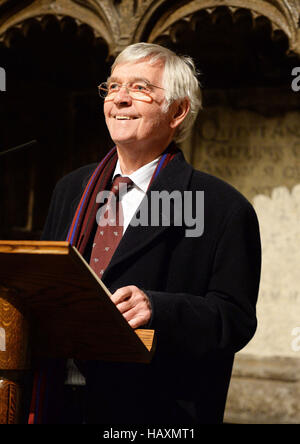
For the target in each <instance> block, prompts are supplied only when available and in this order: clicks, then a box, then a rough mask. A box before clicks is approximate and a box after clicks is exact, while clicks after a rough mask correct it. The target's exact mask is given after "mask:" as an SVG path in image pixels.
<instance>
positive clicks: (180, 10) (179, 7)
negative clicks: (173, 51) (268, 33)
mask: <svg viewBox="0 0 300 444" xmlns="http://www.w3.org/2000/svg"><path fill="white" fill-rule="evenodd" d="M22 3H23V5H22ZM14 5H15V3H14V2H11V0H0V39H1V38H2V39H3V36H4V34H5V33H6V31H7V30H8V29H9V28H10V27H13V26H20V25H21V24H22V22H24V21H26V20H28V19H30V18H33V17H35V18H37V17H42V16H44V15H46V14H54V15H56V16H57V17H58V18H62V17H64V16H70V17H72V18H74V19H75V20H76V21H77V22H78V23H85V24H87V25H89V26H90V27H91V28H92V29H93V30H94V33H95V36H96V37H102V38H104V39H105V41H106V42H107V44H108V46H109V50H110V55H112V56H114V55H116V54H117V53H118V52H120V51H121V50H122V49H123V48H124V47H125V46H127V45H128V44H130V43H133V42H137V41H141V40H147V41H154V40H155V39H156V38H158V37H159V36H161V35H163V34H169V33H170V30H171V28H172V26H173V25H174V24H176V23H178V22H180V21H182V20H184V21H188V22H189V21H190V20H191V19H192V17H193V15H194V14H195V13H197V12H198V11H200V10H207V11H208V12H209V13H212V12H213V11H214V10H215V9H216V8H218V7H219V6H222V7H224V6H226V7H228V8H230V11H231V12H232V13H234V12H235V11H236V10H237V9H240V8H244V9H248V10H250V11H251V13H252V15H253V17H254V18H256V17H257V16H265V17H267V18H268V19H269V20H270V22H271V24H272V28H273V30H277V29H279V30H281V31H283V32H284V33H285V34H286V35H287V37H288V39H289V43H290V49H291V50H292V51H294V52H296V53H298V54H300V33H299V32H298V23H299V11H300V0H267V1H264V2H258V1H257V0H242V1H241V0H187V1H186V2H181V1H174V2H172V3H171V2H169V1H168V0H56V1H54V0H36V1H32V2H30V3H28V2H19V4H18V9H17V10H16V8H15V6H14ZM158 10H159V19H158V20H156V22H155V24H154V20H153V17H154V14H155V13H157V11H158ZM152 21H153V26H150V27H149V24H150V23H152ZM148 27H149V28H152V30H151V32H150V31H149V30H148ZM146 30H147V31H146ZM149 32H150V34H149Z"/></svg>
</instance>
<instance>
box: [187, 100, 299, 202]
mask: <svg viewBox="0 0 300 444" xmlns="http://www.w3.org/2000/svg"><path fill="white" fill-rule="evenodd" d="M299 119H300V113H299V112H295V111H293V112H286V113H285V114H283V115H281V116H276V117H267V116H262V115H259V114H258V113H255V112H253V111H247V110H231V109H229V108H224V107H223V108H222V107H220V108H209V109H206V110H205V111H203V112H201V113H200V114H199V116H198V120H197V122H196V125H195V130H194V135H193V152H192V161H193V164H194V165H195V166H196V168H199V169H201V170H203V171H206V172H208V173H211V174H213V175H215V176H217V177H220V178H222V179H224V180H226V181H227V182H229V183H231V184H232V185H233V186H235V187H236V188H237V189H239V190H240V191H241V192H242V193H243V194H244V195H245V196H246V197H248V198H249V199H252V198H253V197H254V196H255V195H257V194H266V195H271V192H272V190H273V188H275V187H278V186H282V185H285V186H287V187H288V188H289V189H291V188H292V187H293V186H294V185H296V184H297V183H299V182H300V126H299Z"/></svg>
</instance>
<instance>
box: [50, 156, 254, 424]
mask: <svg viewBox="0 0 300 444" xmlns="http://www.w3.org/2000/svg"><path fill="white" fill-rule="evenodd" d="M95 167H96V164H92V165H88V166H85V167H82V168H80V169H78V170H76V171H75V172H72V173H70V174H68V175H67V176H65V177H64V178H63V179H61V180H60V181H59V183H58V184H57V186H56V188H55V191H54V194H53V197H52V201H51V205H50V210H49V214H48V218H47V222H46V225H45V229H44V233H43V239H45V240H65V239H66V237H67V232H68V229H69V226H70V224H71V221H72V218H73V216H74V213H75V210H76V207H77V205H78V203H79V200H80V198H81V195H82V193H83V191H84V188H85V186H86V184H87V181H88V179H89V177H90V176H91V174H92V172H93V171H94V169H95ZM162 190H166V191H167V192H169V193H171V192H173V191H179V192H180V193H182V196H183V195H184V191H192V192H193V193H194V197H195V196H196V194H195V192H196V191H203V192H204V219H203V220H204V231H203V234H202V235H201V236H199V237H189V236H187V235H186V231H185V230H186V228H187V227H185V226H184V224H183V226H178V224H176V223H174V220H175V219H176V217H175V219H174V220H173V222H172V218H171V223H170V224H169V226H162V224H161V225H160V226H136V227H133V226H129V227H128V229H127V230H126V232H125V234H124V236H123V238H122V240H121V242H120V244H119V246H118V248H117V250H116V252H115V254H114V256H113V258H112V260H111V263H110V265H109V266H108V268H107V269H106V271H105V273H104V275H103V281H104V283H105V284H106V285H107V287H108V288H109V289H110V290H111V291H112V292H113V291H115V290H116V289H117V288H120V287H123V286H126V285H136V286H137V287H139V288H141V289H143V290H144V291H145V292H146V293H147V294H148V296H149V298H150V300H151V304H152V309H153V314H152V319H151V322H150V324H149V325H148V326H147V327H149V328H153V329H155V330H156V334H157V349H156V353H155V356H154V359H153V362H152V363H151V364H150V365H143V364H135V365H128V366H126V365H125V366H123V367H122V366H120V367H119V368H117V370H115V368H116V367H113V369H112V368H110V369H109V370H108V371H106V372H105V371H103V373H101V366H100V367H99V368H100V369H99V368H98V367H97V365H96V363H95V366H94V367H93V366H92V368H93V370H92V371H90V372H89V373H88V375H89V378H88V379H89V381H88V386H89V387H91V393H92V395H91V396H92V397H93V396H94V401H95V402H94V408H96V407H95V406H96V405H97V401H96V399H97V396H96V393H97V391H100V392H101V390H102V392H103V390H105V389H103V386H105V387H106V388H107V387H108V388H109V390H110V393H116V392H118V393H119V394H120V393H122V397H126V394H124V393H125V392H124V393H123V391H122V389H123V387H124V386H125V385H126V386H130V387H131V389H130V390H132V392H130V393H131V395H129V397H130V398H132V400H134V399H135V397H134V394H133V392H134V390H135V387H137V391H138V392H139V394H140V393H141V391H142V392H143V395H142V400H141V399H140V398H138V397H137V398H136V399H138V401H133V402H132V404H134V405H136V404H138V405H139V411H142V410H143V409H145V411H146V410H147V408H148V407H149V406H150V407H151V409H153V408H154V409H155V408H156V409H158V406H159V405H161V406H163V405H164V404H163V403H164V400H167V401H166V402H169V400H170V399H172V400H176V402H177V401H178V403H179V404H178V405H181V407H183V408H184V409H186V408H187V409H188V411H189V412H190V413H191V412H192V413H195V415H196V417H197V420H198V421H199V422H201V423H218V422H221V421H222V418H223V413H224V406H225V401H226V395H227V390H228V385H229V381H230V376H231V370H232V364H233V359H234V354H235V353H236V352H237V351H239V350H240V349H241V348H243V347H244V346H245V345H246V344H247V342H248V341H249V340H250V339H251V338H252V336H253V334H254V332H255V330H256V324H257V321H256V311H255V305H256V300H257V295H258V288H259V279H260V268H261V246H260V236H259V226H258V222H257V217H256V214H255V211H254V209H253V207H252V205H251V204H250V203H249V202H248V201H247V200H246V198H245V197H243V196H242V195H241V194H240V193H239V192H238V191H237V190H235V189H234V188H233V187H232V186H230V185H228V184H227V183H225V182H223V181H222V180H220V179H217V178H216V177H213V176H211V175H208V174H205V173H203V172H200V171H196V170H195V169H194V168H193V167H192V166H191V165H189V164H188V163H187V162H186V161H185V159H184V156H183V154H182V153H181V152H180V153H179V154H177V155H176V156H175V158H174V159H173V160H172V161H171V162H170V163H169V164H168V165H167V166H166V167H165V169H163V170H162V171H161V172H160V173H159V175H158V177H157V179H156V180H155V181H154V182H153V184H152V186H151V188H150V189H149V190H148V193H147V198H148V197H149V199H148V200H149V202H150V201H151V199H150V193H151V191H162ZM193 202H194V209H195V202H196V200H194V201H193ZM149 208H150V206H149ZM175 216H176V214H175ZM177 216H178V215H177ZM202 216H203V215H202ZM182 219H184V218H182ZM86 258H87V259H88V257H86ZM99 365H100V363H99ZM125 375H126V376H125ZM93 380H94V382H93ZM90 381H91V382H90ZM97 387H98V388H97ZM98 389H99V390H98ZM120 396H121V395H120ZM137 396H139V395H137ZM123 401H124V399H123V400H122V402H121V401H120V400H118V394H116V399H115V401H113V402H115V403H116V405H117V404H118V405H122V406H123V407H124V406H125V409H126V405H127V404H126V402H125V401H124V405H123ZM127 402H128V405H130V402H131V401H130V400H129V399H127ZM166 405H168V404H166ZM126 410H127V411H128V409H126ZM148 410H149V409H148ZM158 410H159V409H158ZM131 414H132V423H138V422H139V420H138V412H136V413H135V410H134V408H133V406H132V405H131ZM148 414H149V415H150V416H151V413H149V412H148ZM95 415H96V414H95ZM124 415H125V412H124ZM135 415H136V416H135ZM150 416H149V422H151V417H150ZM95 418H96V417H95ZM95 418H94V422H97V419H95ZM155 418H156V417H155V415H154V416H153V418H152V422H154V421H156V419H155ZM100 422H101V421H100Z"/></svg>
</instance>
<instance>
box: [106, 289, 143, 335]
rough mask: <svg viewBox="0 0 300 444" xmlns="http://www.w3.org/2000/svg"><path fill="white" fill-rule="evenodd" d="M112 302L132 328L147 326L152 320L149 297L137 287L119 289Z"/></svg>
mask: <svg viewBox="0 0 300 444" xmlns="http://www.w3.org/2000/svg"><path fill="white" fill-rule="evenodd" d="M111 300H112V301H113V303H114V304H115V305H116V307H117V308H118V310H119V311H120V312H121V313H122V315H123V316H124V318H125V319H126V321H127V322H128V324H129V325H130V326H131V327H132V328H138V327H141V326H143V325H146V324H147V323H148V322H149V321H150V319H151V313H152V310H151V304H150V301H149V299H148V297H147V295H146V294H145V293H144V292H143V291H142V290H140V289H139V288H138V287H136V286H135V285H128V286H127V287H121V288H119V289H118V290H117V291H116V292H115V293H114V294H113V295H112V297H111Z"/></svg>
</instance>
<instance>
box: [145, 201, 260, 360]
mask: <svg viewBox="0 0 300 444" xmlns="http://www.w3.org/2000/svg"><path fill="white" fill-rule="evenodd" d="M198 254H199V253H198ZM196 260H197V259H196ZM260 268H261V245H260V235H259V226H258V221H257V217H256V214H255V211H254V209H253V208H252V206H251V204H250V203H247V205H243V206H240V207H239V208H238V209H237V210H236V211H235V212H234V213H232V214H231V216H230V217H229V218H228V220H227V223H226V224H225V228H224V229H223V231H222V233H221V235H220V237H219V239H218V240H217V242H216V249H215V252H214V259H213V266H212V273H211V276H210V279H209V284H208V288H207V292H206V294H202V295H200V294H188V293H165V292H157V291H147V290H146V293H147V294H148V296H149V298H150V300H151V303H152V307H153V316H152V320H151V324H150V326H149V328H154V329H155V330H156V332H157V336H158V345H157V352H163V353H164V354H165V353H167V354H177V355H178V354H179V356H186V357H188V358H199V357H201V356H202V355H203V354H204V353H208V352H214V351H220V350H221V351H223V352H225V353H235V352H237V351H239V350H240V349H241V348H243V347H244V346H245V345H246V344H247V342H248V341H249V340H250V339H251V338H252V336H253V335H254V333H255V330H256V324H257V322H256V309H255V306H256V301H257V295H258V288H259V280H260ZM199 272H200V271H199Z"/></svg>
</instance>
